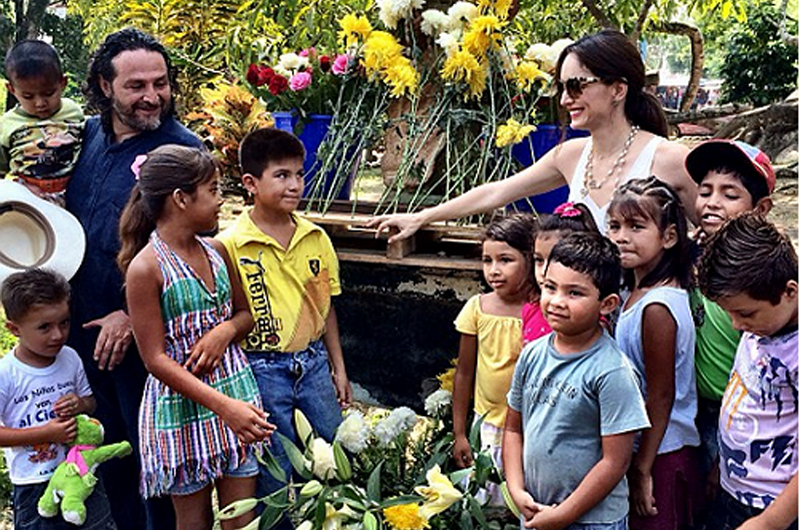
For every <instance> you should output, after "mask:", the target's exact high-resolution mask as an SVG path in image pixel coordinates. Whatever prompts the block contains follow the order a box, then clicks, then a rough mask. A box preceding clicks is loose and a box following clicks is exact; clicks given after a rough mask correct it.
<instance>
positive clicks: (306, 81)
mask: <svg viewBox="0 0 800 530" xmlns="http://www.w3.org/2000/svg"><path fill="white" fill-rule="evenodd" d="M310 84H311V74H310V73H309V72H297V73H296V74H294V75H293V76H292V77H291V78H290V79H289V88H290V89H291V90H292V91H293V92H299V91H301V90H305V89H306V88H308V85H310Z"/></svg>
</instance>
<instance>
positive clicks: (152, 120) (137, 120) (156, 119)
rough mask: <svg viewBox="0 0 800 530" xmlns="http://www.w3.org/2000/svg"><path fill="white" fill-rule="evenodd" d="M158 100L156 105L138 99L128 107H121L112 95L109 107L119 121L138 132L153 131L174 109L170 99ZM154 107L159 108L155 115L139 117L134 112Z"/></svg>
mask: <svg viewBox="0 0 800 530" xmlns="http://www.w3.org/2000/svg"><path fill="white" fill-rule="evenodd" d="M158 101H159V103H158V104H157V105H152V104H148V103H143V102H141V101H140V102H137V103H134V104H133V105H132V106H130V107H123V106H122V105H120V103H119V101H118V100H117V99H116V98H114V96H113V95H112V96H111V109H112V111H113V112H114V113H115V114H116V115H117V118H119V121H121V122H122V123H123V124H125V125H126V126H128V127H130V128H131V129H133V130H135V131H139V132H145V131H155V130H156V129H158V128H159V127H161V124H162V123H163V122H164V120H165V119H166V118H167V117H169V116H171V115H172V113H173V110H174V107H173V104H172V99H170V101H169V103H164V100H162V99H161V98H159V99H158ZM155 107H160V108H161V112H160V113H159V114H158V115H157V116H149V117H141V116H139V115H138V114H137V113H136V110H137V109H146V110H151V109H153V108H155Z"/></svg>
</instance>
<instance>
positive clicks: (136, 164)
mask: <svg viewBox="0 0 800 530" xmlns="http://www.w3.org/2000/svg"><path fill="white" fill-rule="evenodd" d="M145 160H147V155H136V158H134V159H133V164H131V171H132V172H133V177H134V178H135V179H136V181H137V182H138V181H139V171H141V168H142V164H144V161H145Z"/></svg>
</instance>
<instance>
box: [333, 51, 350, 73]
mask: <svg viewBox="0 0 800 530" xmlns="http://www.w3.org/2000/svg"><path fill="white" fill-rule="evenodd" d="M349 63H350V57H349V56H347V55H346V54H341V55H337V56H336V59H334V60H333V68H332V69H331V71H332V72H333V73H334V74H336V75H344V74H346V73H347V65H348V64H349Z"/></svg>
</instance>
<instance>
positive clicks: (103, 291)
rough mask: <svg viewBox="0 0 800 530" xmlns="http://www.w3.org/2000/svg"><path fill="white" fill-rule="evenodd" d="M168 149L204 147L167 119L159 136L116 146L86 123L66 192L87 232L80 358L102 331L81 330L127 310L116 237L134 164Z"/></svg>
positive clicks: (79, 282) (76, 289)
mask: <svg viewBox="0 0 800 530" xmlns="http://www.w3.org/2000/svg"><path fill="white" fill-rule="evenodd" d="M164 144H181V145H188V146H193V147H200V146H201V145H202V144H201V142H200V140H199V139H198V138H197V136H195V135H194V133H192V132H191V131H189V129H187V128H186V127H184V126H183V125H181V124H180V123H178V121H177V120H175V119H174V118H168V119H166V120H165V121H164V123H163V124H162V125H161V127H159V128H158V129H156V130H155V131H146V132H142V133H140V134H137V135H136V136H134V137H132V138H128V139H127V140H125V141H124V142H121V143H115V142H114V135H113V133H107V132H106V131H104V130H103V128H102V126H101V125H100V119H99V118H98V117H97V116H95V117H92V118H90V119H89V120H88V121H87V122H86V131H85V133H84V140H83V147H82V151H81V156H80V159H79V160H78V164H77V166H76V167H75V170H74V172H73V174H72V178H71V179H70V181H69V186H68V188H67V196H66V201H67V210H69V211H70V212H72V213H73V214H74V215H75V216H76V217H77V218H78V220H80V222H81V224H82V225H83V229H84V231H85V232H86V255H85V256H84V258H83V263H82V264H81V268H80V269H79V270H78V273H77V274H76V275H75V277H74V278H73V280H72V282H71V283H72V315H71V319H72V335H71V336H70V341H69V342H70V344H71V345H74V346H73V347H75V349H77V350H78V351H79V352H80V353H81V355H91V352H92V351H93V350H94V341H95V340H96V337H97V329H96V328H95V329H92V330H89V334H88V335H89V336H86V331H85V330H82V329H81V326H82V325H83V324H84V323H86V322H88V321H91V320H94V319H96V318H100V317H103V316H105V315H107V314H109V313H112V312H114V311H117V310H119V309H122V308H123V307H124V303H125V299H124V293H123V290H122V284H123V277H122V273H121V272H120V270H119V268H118V267H117V263H116V257H117V252H118V251H119V248H120V243H119V235H118V233H117V230H118V226H119V218H120V214H121V213H122V209H123V208H124V207H125V204H126V203H127V202H128V198H129V196H130V194H131V189H132V188H133V185H134V184H135V183H136V180H135V178H134V176H133V172H132V171H131V164H132V163H133V160H134V159H135V158H136V156H137V155H141V154H145V153H147V152H148V151H150V150H152V149H155V148H156V147H158V146H160V145H164Z"/></svg>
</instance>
